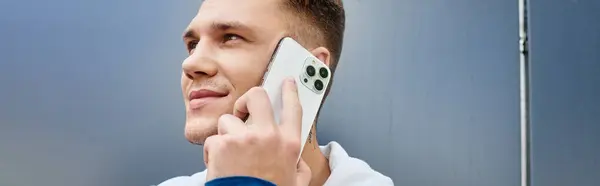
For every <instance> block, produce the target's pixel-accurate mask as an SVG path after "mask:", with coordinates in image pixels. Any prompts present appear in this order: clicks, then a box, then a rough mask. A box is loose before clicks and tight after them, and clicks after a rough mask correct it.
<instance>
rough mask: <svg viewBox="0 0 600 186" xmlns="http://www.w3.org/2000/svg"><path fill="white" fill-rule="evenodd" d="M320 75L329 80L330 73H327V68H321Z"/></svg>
mask: <svg viewBox="0 0 600 186" xmlns="http://www.w3.org/2000/svg"><path fill="white" fill-rule="evenodd" d="M319 75H320V76H321V77H322V78H327V76H329V72H328V71H327V69H325V67H321V68H320V69H319Z"/></svg>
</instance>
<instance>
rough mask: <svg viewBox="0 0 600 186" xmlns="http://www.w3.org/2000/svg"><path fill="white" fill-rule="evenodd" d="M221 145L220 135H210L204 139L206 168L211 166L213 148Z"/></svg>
mask: <svg viewBox="0 0 600 186" xmlns="http://www.w3.org/2000/svg"><path fill="white" fill-rule="evenodd" d="M218 145H219V135H213V136H209V137H208V138H206V140H204V148H203V157H204V165H205V166H206V168H208V167H209V162H210V159H211V158H210V156H211V155H214V153H211V152H212V149H214V148H215V147H216V146H218Z"/></svg>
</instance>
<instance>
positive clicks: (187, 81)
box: [181, 72, 191, 97]
mask: <svg viewBox="0 0 600 186" xmlns="http://www.w3.org/2000/svg"><path fill="white" fill-rule="evenodd" d="M190 83H191V80H190V79H189V78H187V77H186V76H185V74H184V73H183V72H182V73H181V92H182V93H183V96H184V97H186V96H185V92H187V91H186V89H187V87H188V85H189V84H190Z"/></svg>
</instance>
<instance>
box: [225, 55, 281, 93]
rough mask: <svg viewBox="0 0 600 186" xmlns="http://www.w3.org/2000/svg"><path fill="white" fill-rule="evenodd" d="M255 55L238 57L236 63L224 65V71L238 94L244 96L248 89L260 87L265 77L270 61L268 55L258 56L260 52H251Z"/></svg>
mask: <svg viewBox="0 0 600 186" xmlns="http://www.w3.org/2000/svg"><path fill="white" fill-rule="evenodd" d="M251 53H252V54H254V55H243V56H241V55H240V56H236V59H235V60H231V61H237V62H236V63H227V64H223V69H222V71H223V72H224V73H225V75H226V76H227V78H228V79H229V81H230V82H231V84H232V85H233V87H234V88H235V91H236V92H241V94H243V93H244V92H246V91H247V90H248V89H250V88H252V87H254V86H258V85H259V84H260V83H261V82H260V81H261V78H262V77H263V75H264V73H265V71H266V68H267V64H268V60H269V59H270V57H265V56H267V55H257V54H259V52H251Z"/></svg>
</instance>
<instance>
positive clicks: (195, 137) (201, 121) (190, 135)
mask: <svg viewBox="0 0 600 186" xmlns="http://www.w3.org/2000/svg"><path fill="white" fill-rule="evenodd" d="M217 120H218V119H217V117H211V118H187V119H186V122H185V138H186V139H187V140H188V141H189V142H190V143H192V144H196V145H202V144H204V141H205V140H206V138H208V137H209V136H212V135H216V134H217V130H218V126H217Z"/></svg>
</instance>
